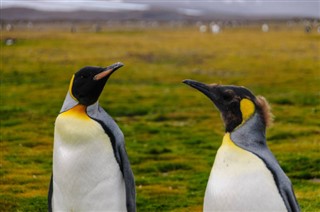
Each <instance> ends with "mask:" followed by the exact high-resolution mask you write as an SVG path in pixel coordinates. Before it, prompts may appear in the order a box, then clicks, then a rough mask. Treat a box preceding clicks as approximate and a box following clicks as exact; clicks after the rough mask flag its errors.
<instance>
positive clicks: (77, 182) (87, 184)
mask: <svg viewBox="0 0 320 212" xmlns="http://www.w3.org/2000/svg"><path fill="white" fill-rule="evenodd" d="M122 66H123V64H122V63H115V64H113V65H111V66H108V67H92V66H88V67H84V68H82V69H80V70H79V71H78V72H77V73H75V74H74V75H73V77H72V79H71V82H70V86H69V91H68V93H67V96H66V98H65V101H64V103H63V106H62V109H61V111H60V114H59V115H58V117H57V119H56V122H55V130H54V150H53V173H52V177H51V182H50V188H49V193H48V210H49V211H129V212H131V211H132V212H134V211H136V201H135V195H136V194H135V183H134V177H133V173H132V170H131V168H130V163H129V160H128V156H127V153H126V150H125V143H124V136H123V133H122V131H121V130H120V128H119V127H118V125H117V124H116V122H115V121H114V120H113V119H112V117H111V116H110V115H108V114H107V113H106V112H105V111H104V110H103V109H102V107H100V105H99V103H98V98H99V96H100V94H101V92H102V90H103V88H104V86H105V84H106V82H107V81H108V79H109V77H110V76H111V74H113V73H114V72H115V71H116V70H117V69H119V68H120V67H122ZM108 93H109V94H110V95H114V93H113V92H112V91H109V92H108Z"/></svg>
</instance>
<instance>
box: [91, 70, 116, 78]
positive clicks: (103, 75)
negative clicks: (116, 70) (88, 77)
mask: <svg viewBox="0 0 320 212" xmlns="http://www.w3.org/2000/svg"><path fill="white" fill-rule="evenodd" d="M112 72H113V69H108V70H105V71H103V72H101V73H99V74H97V75H95V76H94V77H93V79H94V80H101V79H102V78H105V77H107V76H108V75H110V74H111V73H112Z"/></svg>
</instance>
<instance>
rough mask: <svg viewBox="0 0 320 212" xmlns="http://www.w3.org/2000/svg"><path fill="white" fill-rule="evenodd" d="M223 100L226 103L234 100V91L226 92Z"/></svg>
mask: <svg viewBox="0 0 320 212" xmlns="http://www.w3.org/2000/svg"><path fill="white" fill-rule="evenodd" d="M222 98H223V100H224V101H226V102H228V101H230V100H232V99H233V92H232V91H226V92H224V93H223V94H222Z"/></svg>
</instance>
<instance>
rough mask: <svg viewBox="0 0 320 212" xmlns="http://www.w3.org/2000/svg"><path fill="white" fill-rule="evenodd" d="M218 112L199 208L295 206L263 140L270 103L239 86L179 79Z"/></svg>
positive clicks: (277, 208)
mask: <svg viewBox="0 0 320 212" xmlns="http://www.w3.org/2000/svg"><path fill="white" fill-rule="evenodd" d="M183 82H184V83H185V84H187V85H189V86H191V87H193V88H195V89H197V90H199V91H200V92H202V93H203V94H205V95H206V96H207V97H209V99H211V101H212V102H213V103H214V105H215V106H216V107H217V108H218V110H219V111H220V113H221V117H222V119H223V121H224V124H225V131H226V133H225V135H224V137H223V141H222V145H221V146H220V148H219V149H218V151H217V154H216V157H215V161H214V164H213V167H212V169H211V173H210V177H209V180H208V183H207V188H206V191H205V197H204V207H203V210H204V211H289V212H291V211H299V210H300V209H299V205H298V203H297V200H296V197H295V194H294V192H293V188H292V185H291V182H290V179H289V178H288V177H287V176H286V174H285V173H284V172H283V170H282V169H281V167H280V165H279V163H278V161H277V160H276V158H275V157H274V156H273V154H272V153H271V151H270V150H269V148H268V147H267V144H266V136H265V131H266V126H267V125H268V124H269V122H270V117H271V113H270V110H269V109H270V108H269V104H268V102H267V101H266V100H265V98H264V97H262V96H257V97H256V96H254V95H253V94H252V93H251V92H250V91H249V90H248V89H246V88H244V87H239V86H228V85H217V84H210V85H208V84H204V83H201V82H197V81H194V80H184V81H183Z"/></svg>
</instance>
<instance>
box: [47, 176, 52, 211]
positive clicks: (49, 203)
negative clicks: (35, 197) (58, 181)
mask: <svg viewBox="0 0 320 212" xmlns="http://www.w3.org/2000/svg"><path fill="white" fill-rule="evenodd" d="M52 194H53V174H52V175H51V180H50V185H49V191H48V212H52Z"/></svg>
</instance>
